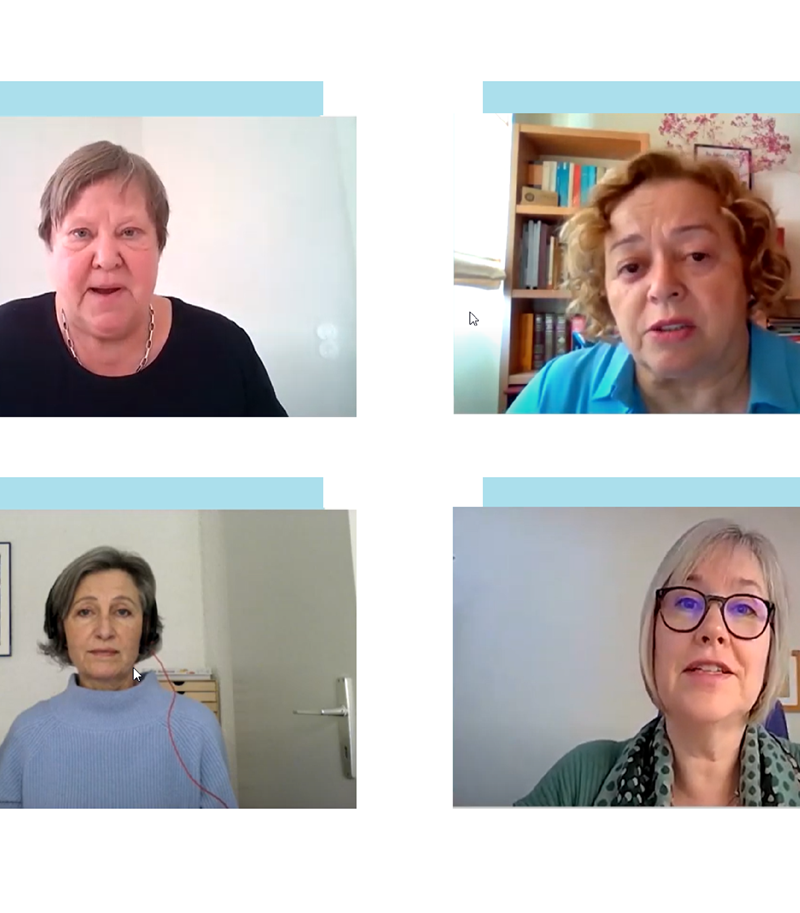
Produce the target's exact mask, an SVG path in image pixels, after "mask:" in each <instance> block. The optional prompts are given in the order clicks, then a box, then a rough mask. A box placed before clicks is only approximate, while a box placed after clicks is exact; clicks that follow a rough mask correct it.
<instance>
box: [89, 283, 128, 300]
mask: <svg viewBox="0 0 800 913" xmlns="http://www.w3.org/2000/svg"><path fill="white" fill-rule="evenodd" d="M89 291H90V292H94V293H95V295H103V296H104V297H105V298H110V297H111V296H112V295H117V294H119V293H120V292H121V291H122V286H120V285H112V286H108V287H103V288H90V289H89Z"/></svg>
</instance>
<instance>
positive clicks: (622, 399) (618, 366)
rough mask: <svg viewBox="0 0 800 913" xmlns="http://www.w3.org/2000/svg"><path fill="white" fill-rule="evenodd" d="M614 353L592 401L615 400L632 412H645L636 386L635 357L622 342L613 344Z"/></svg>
mask: <svg viewBox="0 0 800 913" xmlns="http://www.w3.org/2000/svg"><path fill="white" fill-rule="evenodd" d="M612 345H613V347H614V351H613V353H612V355H611V358H610V360H609V362H608V366H607V367H606V370H605V371H604V372H603V376H602V377H601V379H600V382H599V383H598V384H597V387H596V388H595V390H594V394H593V396H592V399H596V400H609V399H610V400H614V401H616V402H618V403H621V404H622V405H623V406H625V407H626V409H628V411H630V412H643V411H644V408H643V406H642V402H641V394H640V393H639V389H638V387H637V386H636V373H635V365H634V362H633V357H632V356H631V353H630V352H629V351H628V349H627V348H626V347H625V345H624V344H623V343H622V342H616V343H612Z"/></svg>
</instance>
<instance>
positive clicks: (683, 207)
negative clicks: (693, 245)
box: [608, 178, 730, 242]
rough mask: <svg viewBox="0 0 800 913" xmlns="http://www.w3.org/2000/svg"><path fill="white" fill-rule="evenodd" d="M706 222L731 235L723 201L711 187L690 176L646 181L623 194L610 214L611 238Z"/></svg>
mask: <svg viewBox="0 0 800 913" xmlns="http://www.w3.org/2000/svg"><path fill="white" fill-rule="evenodd" d="M690 226H704V227H705V228H707V229H710V230H711V231H712V232H716V233H718V234H723V233H724V234H727V235H730V228H729V226H728V222H727V219H726V217H725V215H724V214H723V212H722V206H721V201H720V199H719V197H718V196H717V194H716V193H715V192H714V191H713V190H711V189H710V188H708V187H705V186H704V185H702V184H699V183H698V182H697V181H693V180H691V179H690V178H678V179H670V180H651V181H645V183H644V184H641V185H640V186H639V187H637V188H636V189H635V190H632V191H631V192H630V193H629V194H628V195H627V196H625V197H623V198H622V199H621V200H620V201H619V203H617V205H616V206H615V207H614V209H613V210H612V211H611V213H610V215H609V229H608V235H609V236H611V241H612V242H613V241H614V240H617V239H618V238H619V237H622V236H624V235H628V234H636V233H643V234H644V233H646V232H647V231H649V230H652V229H653V228H661V229H663V230H664V231H671V230H675V229H685V228H687V227H690Z"/></svg>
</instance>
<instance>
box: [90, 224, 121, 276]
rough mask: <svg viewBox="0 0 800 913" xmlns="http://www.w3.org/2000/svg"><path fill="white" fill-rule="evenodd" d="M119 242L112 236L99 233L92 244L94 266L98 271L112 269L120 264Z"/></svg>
mask: <svg viewBox="0 0 800 913" xmlns="http://www.w3.org/2000/svg"><path fill="white" fill-rule="evenodd" d="M120 260H121V257H120V251H119V241H118V240H117V238H115V237H114V235H110V234H104V233H102V232H101V233H100V234H98V236H97V238H96V239H95V243H94V265H95V266H97V267H98V268H100V269H108V270H110V269H114V268H115V267H116V266H119V264H120Z"/></svg>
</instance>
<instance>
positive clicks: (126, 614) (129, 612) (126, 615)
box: [118, 609, 131, 618]
mask: <svg viewBox="0 0 800 913" xmlns="http://www.w3.org/2000/svg"><path fill="white" fill-rule="evenodd" d="M118 611H119V613H120V615H123V614H124V616H125V617H126V618H127V617H128V615H130V614H131V610H130V609H118Z"/></svg>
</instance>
